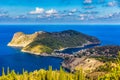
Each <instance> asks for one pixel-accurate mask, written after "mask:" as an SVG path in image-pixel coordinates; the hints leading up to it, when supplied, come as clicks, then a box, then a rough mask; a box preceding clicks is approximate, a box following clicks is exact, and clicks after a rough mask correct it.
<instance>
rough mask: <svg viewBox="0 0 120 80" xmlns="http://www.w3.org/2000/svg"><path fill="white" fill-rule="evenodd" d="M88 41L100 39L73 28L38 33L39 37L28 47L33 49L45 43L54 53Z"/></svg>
mask: <svg viewBox="0 0 120 80" xmlns="http://www.w3.org/2000/svg"><path fill="white" fill-rule="evenodd" d="M87 41H90V42H93V43H94V42H99V40H98V39H97V38H95V37H92V36H88V35H85V34H82V33H80V32H77V31H73V30H67V31H62V32H53V33H49V32H46V33H43V34H40V35H38V37H37V38H36V39H35V40H34V41H33V42H32V43H30V44H29V45H28V46H27V47H28V48H27V49H31V48H33V47H35V46H36V45H43V46H46V47H48V48H50V49H51V50H50V51H51V53H52V52H53V51H54V50H55V49H61V48H66V47H76V46H81V45H83V44H85V43H87Z"/></svg>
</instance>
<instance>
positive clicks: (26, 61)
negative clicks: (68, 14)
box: [0, 25, 120, 74]
mask: <svg viewBox="0 0 120 80" xmlns="http://www.w3.org/2000/svg"><path fill="white" fill-rule="evenodd" d="M69 29H72V30H77V31H79V32H82V33H85V34H88V35H92V36H95V37H97V38H98V39H100V40H101V45H120V26H119V25H1V26H0V71H1V69H2V67H5V68H7V67H10V69H15V71H16V72H20V73H21V72H22V69H23V68H24V69H25V70H27V71H34V70H36V69H41V68H44V69H48V66H49V65H51V66H53V69H59V67H60V64H61V62H62V59H60V58H54V57H40V56H35V55H31V54H25V53H22V52H20V49H19V48H12V47H8V46H7V44H8V42H9V41H10V40H11V39H12V36H13V34H14V33H15V32H24V33H27V34H28V33H34V32H36V31H41V30H42V31H48V32H57V31H63V30H69ZM0 74H1V73H0Z"/></svg>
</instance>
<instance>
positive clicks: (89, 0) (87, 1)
mask: <svg viewBox="0 0 120 80" xmlns="http://www.w3.org/2000/svg"><path fill="white" fill-rule="evenodd" d="M84 3H85V4H91V3H92V0H84Z"/></svg>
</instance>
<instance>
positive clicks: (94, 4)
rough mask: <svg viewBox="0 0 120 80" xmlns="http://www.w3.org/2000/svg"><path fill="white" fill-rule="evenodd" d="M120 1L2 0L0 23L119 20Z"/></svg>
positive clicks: (109, 21) (77, 22)
mask: <svg viewBox="0 0 120 80" xmlns="http://www.w3.org/2000/svg"><path fill="white" fill-rule="evenodd" d="M119 5H120V0H0V23H5V24H6V23H68V24H69V23H75V24H83V23H115V24H119V23H120V6H119Z"/></svg>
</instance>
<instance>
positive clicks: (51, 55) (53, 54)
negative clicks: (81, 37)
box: [21, 42, 101, 59]
mask: <svg viewBox="0 0 120 80" xmlns="http://www.w3.org/2000/svg"><path fill="white" fill-rule="evenodd" d="M100 44H101V43H100V42H98V43H93V44H84V45H82V46H77V47H68V48H63V49H62V50H55V51H64V50H66V49H70V48H73V49H74V48H84V47H86V46H90V45H96V46H98V45H100ZM94 47H95V46H94ZM21 52H23V53H28V54H33V55H37V56H47V57H48V56H49V57H58V58H62V59H64V58H65V57H73V56H74V54H68V53H67V54H65V53H62V52H60V53H58V52H53V53H51V54H48V53H35V52H31V51H26V50H21ZM78 52H79V51H78Z"/></svg>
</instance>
